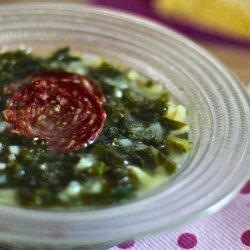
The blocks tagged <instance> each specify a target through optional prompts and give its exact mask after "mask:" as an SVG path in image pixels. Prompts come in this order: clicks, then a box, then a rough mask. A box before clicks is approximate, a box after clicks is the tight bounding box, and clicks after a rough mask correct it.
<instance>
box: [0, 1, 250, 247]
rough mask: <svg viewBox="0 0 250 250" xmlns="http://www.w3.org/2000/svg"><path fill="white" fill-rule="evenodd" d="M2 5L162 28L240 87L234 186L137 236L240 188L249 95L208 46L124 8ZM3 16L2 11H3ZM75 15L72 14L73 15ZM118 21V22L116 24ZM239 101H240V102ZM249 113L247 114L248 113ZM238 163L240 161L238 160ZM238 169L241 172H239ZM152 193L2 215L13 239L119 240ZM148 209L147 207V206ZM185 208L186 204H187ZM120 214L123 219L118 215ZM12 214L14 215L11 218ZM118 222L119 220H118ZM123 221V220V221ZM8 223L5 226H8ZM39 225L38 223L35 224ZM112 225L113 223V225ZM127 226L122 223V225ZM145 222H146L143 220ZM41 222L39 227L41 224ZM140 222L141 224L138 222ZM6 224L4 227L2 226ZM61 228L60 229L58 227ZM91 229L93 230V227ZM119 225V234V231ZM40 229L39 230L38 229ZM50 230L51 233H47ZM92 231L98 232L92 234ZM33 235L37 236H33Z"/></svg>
mask: <svg viewBox="0 0 250 250" xmlns="http://www.w3.org/2000/svg"><path fill="white" fill-rule="evenodd" d="M1 8H6V9H7V10H12V11H13V10H17V9H20V11H22V10H24V9H25V8H27V9H29V10H32V9H39V8H44V11H46V9H47V10H48V9H50V8H52V9H53V8H54V9H56V8H57V9H58V13H59V12H60V10H61V11H66V10H72V11H73V12H74V11H75V12H77V11H79V13H80V12H81V9H82V12H85V14H86V12H89V13H91V14H92V15H99V18H100V16H101V15H103V17H104V16H106V17H107V16H109V17H110V19H113V20H114V21H115V20H119V21H121V22H124V23H126V22H128V23H131V22H132V23H134V25H135V26H137V25H138V26H140V27H143V28H144V29H145V30H147V29H149V30H152V29H153V30H154V31H155V32H156V33H157V32H159V34H160V35H162V36H166V39H167V36H168V37H170V36H171V37H172V38H173V39H175V41H176V42H177V43H181V44H182V45H183V46H186V49H187V50H192V52H193V53H196V54H197V55H198V56H199V57H201V58H203V59H204V60H206V61H207V62H209V63H211V64H212V65H213V67H215V68H216V70H217V71H218V72H219V73H220V74H223V75H225V78H227V79H228V80H227V81H228V83H229V82H230V84H231V85H232V86H233V88H234V89H235V90H236V91H237V93H238V95H240V97H241V99H242V100H241V101H242V102H241V105H242V107H243V108H244V109H245V110H246V114H245V115H246V123H247V124H248V125H247V127H246V128H247V132H245V136H247V138H248V141H247V143H246V146H245V151H244V152H241V154H242V159H241V162H240V165H241V167H240V168H239V169H237V171H239V170H240V169H242V172H244V174H242V173H241V174H240V178H239V181H238V182H237V184H235V185H234V186H232V187H231V188H228V187H227V195H225V196H223V197H221V198H220V199H218V200H217V201H216V202H213V203H207V204H205V205H204V206H205V208H204V209H202V210H200V211H196V212H195V213H191V214H188V215H185V216H182V217H181V218H180V220H179V221H175V223H174V224H173V223H171V224H168V225H167V224H166V225H165V226H164V227H162V226H159V227H158V228H157V225H153V224H152V225H150V223H148V224H147V225H146V224H144V226H145V225H146V226H147V228H146V229H145V228H141V230H140V229H139V227H137V231H136V236H138V235H140V234H142V235H144V234H145V233H151V232H156V231H159V230H162V229H172V228H174V227H176V226H178V225H181V224H183V223H184V222H187V221H190V220H191V219H194V218H196V217H198V216H201V215H205V214H208V213H210V212H211V211H215V210H217V209H218V208H219V207H221V206H222V205H223V204H225V203H226V202H227V201H228V200H230V198H231V197H232V196H233V195H234V194H235V193H236V192H237V191H238V190H239V189H240V188H241V186H242V185H243V183H244V181H245V180H246V179H247V178H248V176H249V170H248V172H247V167H246V165H247V164H248V163H249V162H250V155H249V150H250V149H249V147H250V146H249V123H250V121H249V98H248V96H247V94H246V92H245V90H244V87H242V86H241V84H240V83H239V80H238V79H237V78H236V77H235V76H233V74H232V73H230V72H229V71H228V70H227V69H226V68H225V67H224V66H223V65H222V64H221V63H220V62H219V61H218V60H217V59H214V57H213V56H211V55H210V54H209V53H207V52H206V51H205V50H203V49H201V48H200V47H199V46H197V45H196V44H194V43H193V42H191V41H190V40H188V39H187V38H185V37H183V36H181V35H179V34H177V33H175V32H174V31H171V30H169V29H167V28H163V27H162V26H160V25H159V24H156V23H154V22H152V21H148V20H146V19H144V18H141V17H136V16H134V15H131V14H125V13H121V12H117V11H116V12H114V11H111V10H107V9H104V8H96V7H86V6H85V7H84V8H83V6H82V5H77V4H60V5H58V4H23V5H2V6H1ZM0 16H1V12H0ZM72 18H73V17H72ZM114 25H115V24H114ZM237 105H238V104H237ZM247 116H248V117H247ZM238 164H239V163H238ZM237 173H238V172H237ZM151 198H152V197H149V198H148V199H147V200H146V201H145V200H141V201H137V202H135V203H131V204H127V205H122V206H117V207H113V208H106V209H103V210H96V211H87V212H83V213H81V212H58V213H56V214H55V213H54V212H48V211H32V210H27V209H21V208H11V207H6V206H2V205H1V206H0V219H1V218H3V219H4V218H8V219H10V221H11V223H10V224H9V225H7V224H6V225H7V228H8V234H7V235H8V237H10V238H13V240H22V239H24V238H25V234H27V237H26V238H30V240H31V241H34V242H36V241H37V242H39V241H40V240H39V237H38V234H40V235H43V234H44V235H43V236H44V238H43V239H42V240H43V241H45V242H47V243H51V244H56V243H58V242H59V241H61V242H62V241H65V242H76V241H78V242H79V243H84V244H94V243H102V242H104V241H107V242H110V241H117V240H122V239H129V238H131V237H134V236H135V235H134V233H135V231H133V230H132V231H130V230H129V228H130V226H129V225H127V224H126V218H129V217H130V216H132V217H133V213H134V212H135V211H136V210H137V209H138V208H139V207H140V208H141V209H142V208H143V207H144V206H145V205H147V204H149V203H150V199H151ZM144 209H146V208H144ZM184 209H185V208H184ZM114 216H115V217H116V220H115V221H114V223H113V225H112V219H113V218H114ZM119 217H120V219H119ZM11 218H12V219H11ZM117 218H118V219H117ZM97 220H100V222H101V223H100V225H99V228H96V224H95V223H93V222H96V221H97ZM16 223H20V225H30V231H27V232H25V230H24V231H23V232H22V234H20V235H19V236H18V233H17V231H15V230H14V226H15V224H16ZM116 223H117V224H116ZM120 223H121V224H120ZM6 225H5V226H6ZM34 225H36V226H34ZM111 225H112V226H113V228H112V227H110V226H111ZM122 225H123V226H124V227H123V226H122ZM142 225H143V224H142ZM39 226H40V228H39ZM137 226H138V225H137ZM3 228H4V227H3ZM3 228H2V227H0V232H3V234H4V230H3ZM24 228H25V229H27V227H26V226H24ZM60 228H61V230H59V229H60ZM90 229H91V230H90ZM118 229H119V231H120V232H119V235H118V234H117V233H116V232H117V230H118ZM36 230H37V231H36ZM53 230H55V234H54V235H53V233H51V232H53ZM48 232H50V233H48ZM93 232H95V233H94V234H93ZM103 232H106V235H104V234H103ZM58 233H59V235H60V236H65V239H62V238H61V237H60V239H58V238H57V234H58ZM32 235H33V236H34V238H33V239H32Z"/></svg>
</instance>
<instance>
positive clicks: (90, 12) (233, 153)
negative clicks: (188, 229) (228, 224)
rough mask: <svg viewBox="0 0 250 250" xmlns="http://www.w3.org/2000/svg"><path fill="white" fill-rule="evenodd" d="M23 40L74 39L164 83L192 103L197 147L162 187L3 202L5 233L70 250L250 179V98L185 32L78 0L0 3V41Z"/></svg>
mask: <svg viewBox="0 0 250 250" xmlns="http://www.w3.org/2000/svg"><path fill="white" fill-rule="evenodd" d="M20 44H25V45H26V46H28V47H30V48H32V49H33V50H35V51H36V52H38V53H43V52H47V51H51V50H54V49H56V48H58V47H61V46H65V45H67V46H71V47H72V48H73V49H74V50H77V51H86V52H89V53H94V54H98V55H102V56H104V57H106V58H109V59H111V60H113V61H115V62H118V63H120V64H122V65H125V66H127V67H129V68H135V69H137V70H139V71H141V72H143V73H144V74H146V75H147V76H149V77H151V78H153V79H154V80H156V81H159V82H162V83H163V84H164V85H165V86H166V87H167V89H168V90H169V91H170V92H171V93H172V94H173V96H175V97H176V98H177V99H178V100H179V101H180V102H181V103H183V104H184V105H186V106H187V107H188V110H189V114H190V119H191V140H192V142H193V149H192V152H191V154H190V156H189V158H188V159H187V161H186V162H185V166H184V168H183V170H182V171H181V172H180V173H179V174H178V175H177V176H176V177H175V178H174V179H173V180H172V181H170V182H169V183H168V185H166V186H163V187H162V188H160V189H158V190H156V191H154V192H152V193H151V194H149V195H148V196H147V197H146V198H144V199H140V200H137V201H133V202H130V203H127V204H125V205H122V206H115V207H110V208H105V209H97V210H90V211H85V212H80V211H78V212H49V211H34V210H26V209H21V208H12V207H7V206H3V205H2V206H0V238H1V239H2V241H9V242H14V243H17V242H28V243H29V244H31V245H39V244H46V245H52V246H54V247H53V248H52V249H55V246H59V245H63V246H64V247H66V249H69V247H73V246H80V245H83V246H87V245H89V246H91V245H93V247H94V246H95V244H103V243H107V244H109V243H112V242H119V241H121V240H126V239H130V238H134V237H138V236H143V235H145V234H149V233H154V232H159V231H161V230H169V229H172V228H174V227H176V226H178V225H181V224H183V223H185V222H187V221H189V220H191V219H194V218H196V217H198V216H200V215H205V214H207V213H209V212H211V211H214V210H217V209H218V208H220V207H221V206H222V205H223V204H225V203H226V201H228V200H229V199H230V198H231V197H232V195H233V194H234V193H236V192H237V191H238V190H239V188H240V187H241V185H242V184H243V182H244V181H245V180H246V179H247V178H248V177H249V164H250V157H249V123H250V121H249V99H248V97H247V95H246V93H245V91H244V89H243V88H242V86H241V85H240V84H239V81H238V79H236V78H235V76H233V75H232V74H231V73H230V72H229V71H228V70H227V69H226V68H225V67H224V66H223V65H222V64H221V63H220V62H218V61H217V60H216V59H215V58H214V57H212V56H211V55H210V54H209V53H207V52H206V51H205V50H203V49H202V48H200V47H199V46H197V45H195V44H194V43H193V42H191V41H189V40H188V39H186V38H184V37H183V36H181V35H178V34H176V33H175V32H173V31H171V30H169V29H167V28H164V27H161V26H159V25H157V24H155V23H151V22H149V21H146V20H143V19H141V18H137V17H134V16H130V15H125V14H121V13H117V12H112V11H108V10H104V9H95V8H90V7H84V6H83V5H81V6H80V5H66V4H63V5H61V4H40V5H32V4H28V5H13V6H7V5H6V6H5V5H2V6H1V8H0V45H1V47H2V48H3V49H6V50H11V49H16V48H18V47H19V46H20ZM20 244H21V243H20ZM59 248H60V249H62V247H59ZM94 248H95V247H94ZM15 249H16V248H15ZM33 249H34V248H33ZM83 249H84V248H83ZM85 249H88V248H85ZM96 249H100V248H96Z"/></svg>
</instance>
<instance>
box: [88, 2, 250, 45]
mask: <svg viewBox="0 0 250 250" xmlns="http://www.w3.org/2000/svg"><path fill="white" fill-rule="evenodd" d="M92 2H93V3H94V4H96V5H101V6H106V7H111V8H115V9H120V10H123V11H127V12H133V13H136V14H139V15H143V16H146V17H148V18H151V19H153V20H155V21H158V22H160V23H162V24H165V25H168V26H170V27H172V28H174V29H176V30H177V31H179V32H182V33H184V34H185V35H187V36H189V37H193V38H196V39H200V40H206V41H210V42H216V43H225V44H230V45H235V46H240V47H244V48H249V49H250V41H249V40H248V41H247V40H240V39H237V38H234V37H229V36H223V35H222V34H220V33H216V32H212V31H208V30H206V29H204V28H202V27H198V26H197V25H193V24H191V23H188V22H183V21H182V20H178V19H174V18H173V17H167V16H166V17H161V16H159V15H158V14H157V13H155V12H154V10H153V8H152V1H151V0H93V1H92Z"/></svg>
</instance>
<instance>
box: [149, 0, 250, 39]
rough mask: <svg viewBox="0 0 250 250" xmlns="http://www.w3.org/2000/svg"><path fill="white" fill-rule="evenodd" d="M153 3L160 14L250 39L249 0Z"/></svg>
mask: <svg viewBox="0 0 250 250" xmlns="http://www.w3.org/2000/svg"><path fill="white" fill-rule="evenodd" d="M153 5H154V7H155V9H156V10H157V11H159V12H160V13H162V14H168V15H169V14H170V15H172V16H174V17H178V18H181V19H182V20H188V21H190V22H192V23H194V24H198V25H199V26H202V27H204V28H207V29H209V30H214V31H217V32H220V33H223V34H225V35H231V36H237V37H239V38H246V39H250V0H154V1H153Z"/></svg>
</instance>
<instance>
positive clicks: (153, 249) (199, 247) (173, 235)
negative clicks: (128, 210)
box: [109, 180, 250, 250]
mask: <svg viewBox="0 0 250 250" xmlns="http://www.w3.org/2000/svg"><path fill="white" fill-rule="evenodd" d="M131 226H133V225H131ZM121 249H130V250H181V249H194V250H247V249H249V250H250V180H249V181H248V182H247V184H246V186H245V187H244V188H243V189H242V190H241V193H240V194H239V195H238V196H237V197H236V198H235V199H234V200H233V201H232V202H231V203H230V204H229V205H227V206H226V207H225V208H223V209H222V210H221V211H219V212H218V213H216V214H213V215H211V216H208V217H207V218H204V219H201V220H198V221H196V222H193V223H191V224H189V225H185V226H183V227H180V228H178V229H177V230H174V231H173V232H170V233H166V234H161V235H157V236H152V237H148V238H145V239H138V240H134V241H132V240H131V241H129V242H125V243H121V244H120V245H118V246H116V247H113V248H110V249H109V250H121Z"/></svg>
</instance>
